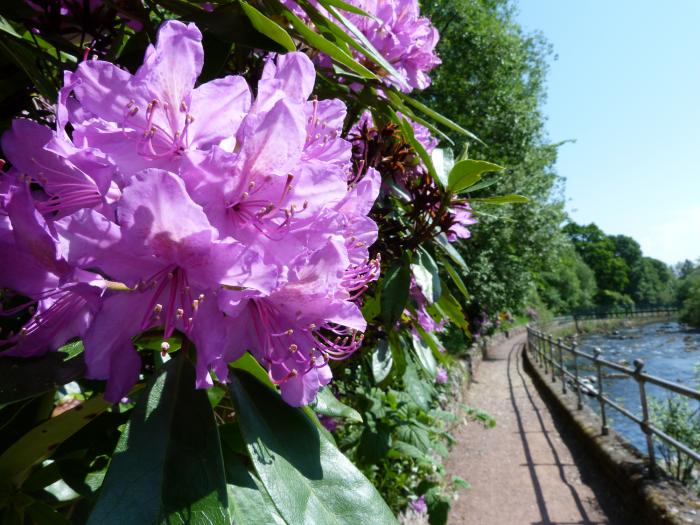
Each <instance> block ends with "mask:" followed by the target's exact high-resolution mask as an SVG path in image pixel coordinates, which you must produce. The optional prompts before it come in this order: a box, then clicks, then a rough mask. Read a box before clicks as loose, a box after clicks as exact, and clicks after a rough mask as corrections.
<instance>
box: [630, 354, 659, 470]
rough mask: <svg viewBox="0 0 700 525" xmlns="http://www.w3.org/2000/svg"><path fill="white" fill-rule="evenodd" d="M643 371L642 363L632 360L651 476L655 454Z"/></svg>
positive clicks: (654, 463)
mask: <svg viewBox="0 0 700 525" xmlns="http://www.w3.org/2000/svg"><path fill="white" fill-rule="evenodd" d="M643 369H644V361H642V360H641V359H635V360H634V379H635V380H636V381H637V384H638V385H639V400H640V401H641V404H642V424H641V427H642V432H644V435H645V437H646V439H647V454H648V455H649V471H650V472H651V473H652V474H653V473H654V468H655V467H656V454H655V453H654V435H653V434H652V432H651V430H650V429H649V425H650V424H651V423H650V421H649V404H648V403H647V390H646V386H645V382H644V378H643V377H642V370H643Z"/></svg>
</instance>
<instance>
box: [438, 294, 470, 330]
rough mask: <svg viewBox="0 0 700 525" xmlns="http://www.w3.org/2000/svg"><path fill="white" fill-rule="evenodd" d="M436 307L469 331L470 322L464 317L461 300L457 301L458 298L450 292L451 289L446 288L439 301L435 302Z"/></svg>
mask: <svg viewBox="0 0 700 525" xmlns="http://www.w3.org/2000/svg"><path fill="white" fill-rule="evenodd" d="M435 307H436V308H437V309H438V310H439V311H440V313H442V314H443V315H444V316H445V317H446V318H448V319H449V320H450V321H452V322H453V323H454V324H456V325H457V326H459V327H460V328H461V329H462V330H463V331H464V332H465V333H469V323H468V322H467V319H466V318H465V317H464V312H463V311H462V306H461V305H460V304H459V301H457V299H455V298H454V296H453V295H452V294H451V293H450V291H449V290H447V289H445V290H444V293H443V294H442V296H441V297H440V300H439V301H438V302H437V303H435Z"/></svg>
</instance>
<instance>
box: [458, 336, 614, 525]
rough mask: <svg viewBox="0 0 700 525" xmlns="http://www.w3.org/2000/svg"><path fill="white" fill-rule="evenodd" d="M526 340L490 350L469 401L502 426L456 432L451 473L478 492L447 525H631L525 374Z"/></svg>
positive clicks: (466, 496) (465, 496)
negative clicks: (553, 418) (619, 515)
mask: <svg viewBox="0 0 700 525" xmlns="http://www.w3.org/2000/svg"><path fill="white" fill-rule="evenodd" d="M525 337H526V334H522V335H520V336H517V337H515V338H512V339H510V340H508V341H505V342H503V343H501V344H500V345H498V346H496V347H493V348H491V349H490V350H489V352H488V355H487V358H486V359H484V361H483V362H482V363H481V366H480V367H479V370H478V372H477V373H476V377H475V381H474V383H473V384H472V387H471V389H470V391H469V393H468V395H467V399H466V403H467V404H468V405H469V406H471V407H474V408H480V409H482V410H485V411H487V412H488V413H490V414H491V415H492V416H493V417H495V418H496V421H497V425H496V427H495V428H491V429H487V428H484V427H483V426H481V425H480V424H479V423H476V422H471V421H470V422H468V423H467V424H463V425H461V426H460V427H459V428H458V429H456V430H455V438H456V439H457V444H456V445H455V446H454V448H453V450H452V452H451V454H450V458H449V460H448V463H447V469H448V473H449V474H450V475H458V476H460V477H462V478H464V479H465V480H466V481H468V482H469V483H470V484H471V485H472V488H470V489H467V490H463V491H461V493H460V497H459V499H458V500H457V501H455V502H454V503H453V506H452V511H451V513H450V520H449V523H450V524H453V525H466V524H469V525H520V524H544V525H547V524H557V525H565V524H567V525H568V524H578V523H580V524H588V525H593V524H596V525H597V524H611V525H621V524H625V523H626V521H625V520H623V519H621V518H620V517H618V516H616V515H617V514H618V509H617V505H616V504H615V501H612V500H611V499H610V498H611V496H610V495H609V490H608V489H607V488H606V486H605V483H604V481H602V480H601V479H600V478H599V477H598V476H597V475H596V474H595V473H594V472H591V471H590V469H589V468H588V467H587V465H586V457H585V455H584V454H583V453H582V452H580V451H578V450H577V444H576V442H575V441H574V439H573V438H571V437H569V436H568V435H567V432H566V429H564V428H558V427H557V426H556V425H555V422H554V421H553V420H552V416H551V414H550V412H549V410H548V409H547V407H546V405H545V404H544V402H543V401H542V399H541V398H540V397H539V394H538V393H537V390H536V389H535V386H534V385H533V384H532V381H531V380H530V376H528V375H527V373H525V372H524V371H523V368H522V362H521V358H520V352H521V351H522V348H523V344H524V342H525ZM559 426H561V425H559Z"/></svg>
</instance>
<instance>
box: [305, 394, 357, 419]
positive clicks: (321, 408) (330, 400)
mask: <svg viewBox="0 0 700 525" xmlns="http://www.w3.org/2000/svg"><path fill="white" fill-rule="evenodd" d="M311 408H312V409H313V410H314V412H316V413H318V414H321V415H323V416H330V417H342V418H345V419H349V420H350V421H354V422H356V423H362V416H361V415H360V413H359V412H358V411H357V410H355V409H354V408H352V407H349V406H347V405H345V404H343V403H341V402H340V401H338V399H337V398H336V397H335V396H334V395H333V392H331V390H330V388H328V387H324V388H322V389H321V390H319V392H318V395H317V396H316V401H315V404H312V406H311Z"/></svg>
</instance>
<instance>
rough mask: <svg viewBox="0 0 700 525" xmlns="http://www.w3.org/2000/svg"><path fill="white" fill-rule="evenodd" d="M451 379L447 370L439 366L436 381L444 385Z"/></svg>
mask: <svg viewBox="0 0 700 525" xmlns="http://www.w3.org/2000/svg"><path fill="white" fill-rule="evenodd" d="M449 380H450V377H449V376H448V375H447V370H445V369H444V368H442V367H439V368H438V369H437V374H435V382H436V383H437V384H438V385H444V384H445V383H447V382H448V381H449Z"/></svg>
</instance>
